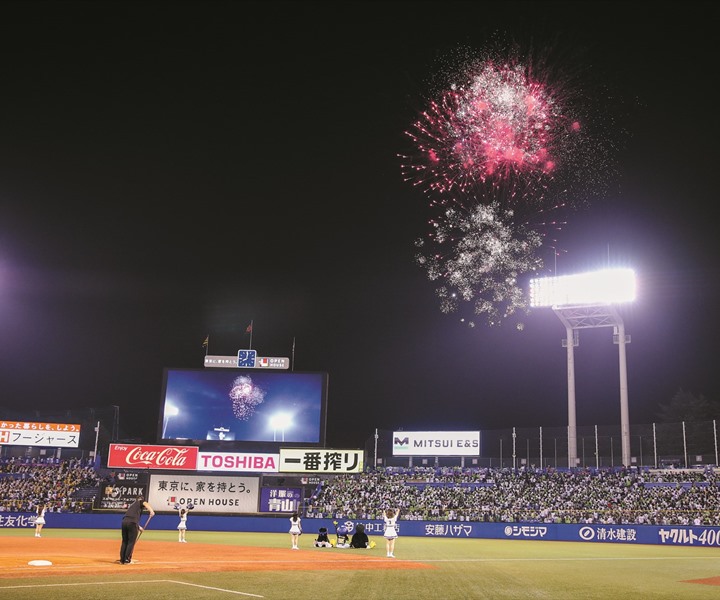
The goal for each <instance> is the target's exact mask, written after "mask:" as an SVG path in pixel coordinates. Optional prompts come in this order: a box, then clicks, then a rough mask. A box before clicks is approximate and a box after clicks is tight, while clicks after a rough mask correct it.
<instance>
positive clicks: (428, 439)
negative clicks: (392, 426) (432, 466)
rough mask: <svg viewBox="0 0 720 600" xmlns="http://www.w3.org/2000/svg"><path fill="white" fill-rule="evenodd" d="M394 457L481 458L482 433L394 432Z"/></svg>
mask: <svg viewBox="0 0 720 600" xmlns="http://www.w3.org/2000/svg"><path fill="white" fill-rule="evenodd" d="M393 456H480V432H479V431H394V432H393Z"/></svg>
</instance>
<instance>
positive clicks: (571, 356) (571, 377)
mask: <svg viewBox="0 0 720 600" xmlns="http://www.w3.org/2000/svg"><path fill="white" fill-rule="evenodd" d="M565 331H566V332H567V337H566V338H565V339H564V340H563V345H565V346H567V382H568V431H567V435H568V467H569V468H574V467H576V466H577V416H576V414H575V351H574V348H575V346H577V341H576V340H577V336H576V335H575V332H574V331H573V329H572V327H566V328H565Z"/></svg>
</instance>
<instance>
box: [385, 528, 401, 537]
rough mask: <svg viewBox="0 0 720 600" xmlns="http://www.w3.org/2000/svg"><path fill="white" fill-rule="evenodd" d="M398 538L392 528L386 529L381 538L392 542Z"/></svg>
mask: <svg viewBox="0 0 720 600" xmlns="http://www.w3.org/2000/svg"><path fill="white" fill-rule="evenodd" d="M397 536H398V534H397V531H396V530H395V528H394V527H386V528H385V533H383V537H384V538H385V539H388V540H394V539H395V538H396V537H397Z"/></svg>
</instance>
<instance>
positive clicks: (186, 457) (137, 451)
mask: <svg viewBox="0 0 720 600" xmlns="http://www.w3.org/2000/svg"><path fill="white" fill-rule="evenodd" d="M197 463H198V448H197V446H145V445H136V444H110V451H109V453H108V467H109V468H111V469H163V470H175V471H194V470H195V469H197Z"/></svg>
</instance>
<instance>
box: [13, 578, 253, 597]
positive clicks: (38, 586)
mask: <svg viewBox="0 0 720 600" xmlns="http://www.w3.org/2000/svg"><path fill="white" fill-rule="evenodd" d="M122 583H131V584H133V585H134V584H138V583H175V584H177V585H187V586H190V587H196V588H201V589H203V590H213V591H216V592H225V593H227V594H236V595H238V596H250V597H252V598H264V597H265V596H260V595H258V594H249V593H247V592H238V591H236V590H226V589H225V588H218V587H212V586H209V585H199V584H197V583H187V582H185V581H175V580H173V579H140V580H138V581H97V582H88V583H44V584H34V585H7V586H0V590H19V589H34V588H58V587H77V586H84V585H119V584H122Z"/></svg>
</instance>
